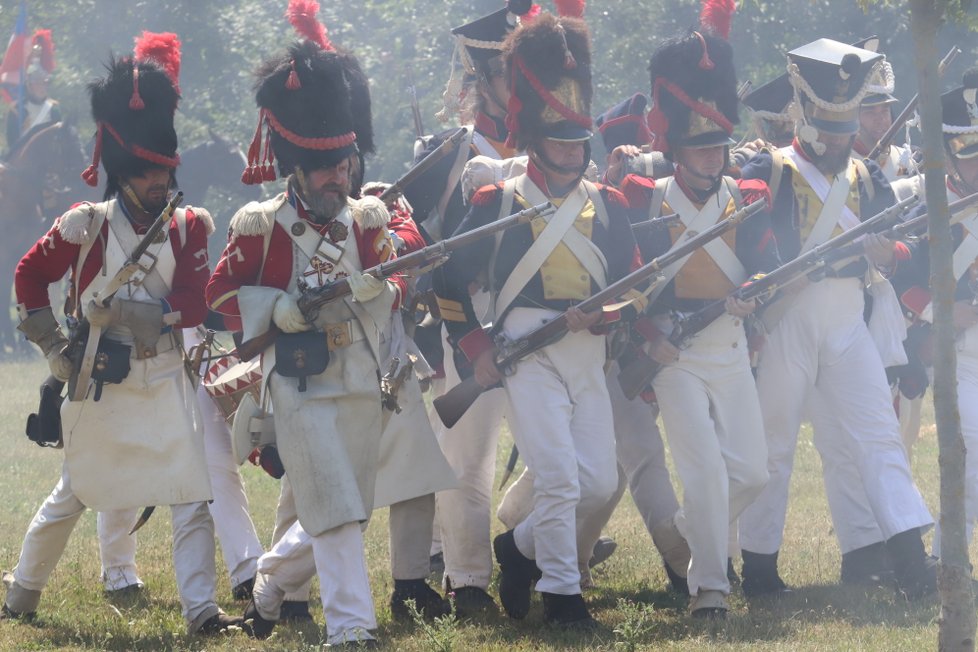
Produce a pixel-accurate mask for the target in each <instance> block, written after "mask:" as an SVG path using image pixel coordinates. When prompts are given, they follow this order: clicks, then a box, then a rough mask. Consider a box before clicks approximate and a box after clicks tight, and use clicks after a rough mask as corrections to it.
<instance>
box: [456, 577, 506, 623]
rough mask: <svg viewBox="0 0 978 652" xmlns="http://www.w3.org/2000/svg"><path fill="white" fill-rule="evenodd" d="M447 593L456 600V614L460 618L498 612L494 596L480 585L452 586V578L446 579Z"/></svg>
mask: <svg viewBox="0 0 978 652" xmlns="http://www.w3.org/2000/svg"><path fill="white" fill-rule="evenodd" d="M445 595H447V596H451V597H452V599H453V600H454V601H455V614H456V615H457V616H458V617H459V618H472V617H475V616H478V615H480V614H485V613H496V611H497V609H498V607H497V606H496V601H495V600H493V599H492V596H491V595H489V594H488V593H486V592H485V590H483V589H481V588H479V587H478V586H460V587H458V588H455V587H453V586H452V578H450V577H448V578H446V579H445Z"/></svg>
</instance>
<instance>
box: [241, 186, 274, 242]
mask: <svg viewBox="0 0 978 652" xmlns="http://www.w3.org/2000/svg"><path fill="white" fill-rule="evenodd" d="M284 204H285V193H284V192H283V193H280V194H279V195H276V196H275V197H272V198H271V199H266V200H265V201H261V202H259V201H251V202H248V203H247V204H245V205H244V206H243V207H242V208H240V209H238V212H237V213H235V214H234V217H232V218H231V232H232V233H234V234H235V235H267V234H269V233H271V232H272V226H273V225H274V224H275V213H277V212H278V211H279V209H280V208H282V206H283V205H284Z"/></svg>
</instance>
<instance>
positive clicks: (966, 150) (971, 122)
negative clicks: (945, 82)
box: [941, 68, 978, 158]
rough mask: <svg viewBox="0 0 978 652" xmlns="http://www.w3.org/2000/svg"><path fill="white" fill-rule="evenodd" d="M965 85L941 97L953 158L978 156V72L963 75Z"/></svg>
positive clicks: (946, 136)
mask: <svg viewBox="0 0 978 652" xmlns="http://www.w3.org/2000/svg"><path fill="white" fill-rule="evenodd" d="M963 81H964V85H963V86H961V87H959V88H955V89H954V90H953V91H948V92H947V93H944V95H942V96H941V108H942V109H943V118H944V119H943V123H944V124H943V126H942V128H943V131H944V144H945V145H946V146H947V150H948V152H950V154H951V156H954V157H956V158H973V157H975V156H978V68H972V69H971V70H969V71H968V72H966V73H964V80H963Z"/></svg>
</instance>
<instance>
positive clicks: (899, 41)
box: [0, 0, 978, 181]
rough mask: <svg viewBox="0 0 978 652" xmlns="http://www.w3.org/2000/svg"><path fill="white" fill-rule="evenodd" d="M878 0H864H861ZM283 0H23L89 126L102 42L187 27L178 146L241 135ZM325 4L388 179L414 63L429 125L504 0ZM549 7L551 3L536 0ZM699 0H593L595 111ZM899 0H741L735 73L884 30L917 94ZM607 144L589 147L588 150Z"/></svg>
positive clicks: (323, 13)
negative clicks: (472, 26) (468, 41)
mask: <svg viewBox="0 0 978 652" xmlns="http://www.w3.org/2000/svg"><path fill="white" fill-rule="evenodd" d="M864 2H872V0H864ZM285 5H286V2H285V0H274V1H268V0H221V1H220V2H202V1H200V0H156V1H154V2H150V1H148V0H45V1H44V2H38V1H37V0H34V1H33V2H28V9H29V12H30V26H31V28H32V29H33V28H38V27H48V28H51V29H52V30H53V31H54V39H55V46H56V49H57V59H58V68H57V71H56V73H55V75H54V78H53V80H52V95H53V96H54V97H56V98H57V99H59V100H60V101H61V103H62V105H63V106H64V108H65V110H66V113H67V114H68V115H70V116H73V117H74V119H76V120H77V121H78V124H79V126H80V128H81V133H83V134H86V135H88V134H91V133H92V132H93V128H92V124H91V121H90V118H89V111H88V105H87V98H86V94H85V84H86V83H87V82H88V81H90V80H91V79H93V78H95V77H96V76H97V75H99V74H100V73H101V63H102V62H103V61H104V60H105V59H106V58H107V56H108V54H109V52H110V51H111V52H116V53H119V54H125V53H128V52H130V51H131V48H132V42H133V38H134V37H135V36H136V34H137V33H138V32H139V31H141V30H143V29H149V30H153V31H174V32H176V33H178V34H179V35H180V38H181V40H182V41H183V71H182V74H181V87H182V89H183V93H184V98H183V101H182V103H181V107H180V111H179V113H178V117H177V128H178V130H179V133H180V136H181V138H182V143H183V147H184V148H188V147H190V146H192V145H194V144H196V143H199V142H201V141H203V140H206V139H207V130H208V128H214V129H216V130H217V131H218V132H219V133H222V134H224V135H226V136H229V137H230V138H232V139H233V140H234V141H235V142H237V143H240V144H241V145H242V146H243V147H246V145H247V143H248V142H249V141H250V139H251V136H252V135H253V133H254V128H255V123H256V120H257V112H256V110H255V105H254V97H253V94H252V83H253V82H252V77H251V72H252V71H253V70H254V68H255V67H256V66H257V65H258V64H259V62H260V61H261V60H262V59H263V58H264V57H267V56H270V55H272V54H274V53H276V52H278V51H280V50H281V49H282V48H283V47H284V46H285V45H286V44H287V43H288V42H290V41H291V40H292V39H293V38H294V34H293V32H292V28H291V26H290V25H289V24H288V21H286V20H285V18H284V10H285ZM322 5H323V6H322V9H321V10H320V18H321V19H322V20H323V22H324V23H325V24H326V26H327V29H328V31H329V34H330V37H331V38H332V39H333V41H334V43H336V44H338V45H340V46H342V47H345V48H347V49H350V50H353V51H354V52H355V53H356V54H357V55H358V56H359V58H360V60H361V62H362V63H363V65H364V67H365V68H366V70H367V73H368V74H369V75H370V78H371V90H372V94H373V105H374V123H375V129H376V132H377V136H378V138H377V140H378V153H377V155H376V156H375V157H374V158H373V159H372V160H371V161H370V162H369V163H368V170H367V173H368V178H371V179H384V180H388V181H391V180H393V179H395V178H396V177H397V176H399V175H400V174H402V173H403V172H404V171H405V170H406V169H407V167H408V163H409V161H410V159H411V157H412V145H413V140H414V130H413V123H412V119H411V107H410V101H409V97H408V94H407V92H406V88H407V84H408V80H409V79H411V78H412V77H413V79H414V83H415V85H416V87H417V92H418V98H419V101H420V105H421V113H422V116H424V121H425V128H426V129H427V130H428V131H436V130H439V129H441V128H442V125H439V124H438V123H437V121H436V120H435V118H434V114H435V112H436V111H437V110H438V109H439V108H440V103H441V94H442V91H443V90H444V85H445V82H446V81H447V80H448V76H449V66H450V61H451V54H452V49H453V45H454V43H453V39H452V38H451V36H450V34H449V30H450V29H451V27H453V26H456V25H460V24H462V23H465V22H467V21H469V20H471V19H473V18H475V17H478V16H481V15H484V14H487V13H489V12H491V11H493V10H495V9H498V8H499V7H500V6H502V1H501V0H473V1H472V2H458V1H453V2H449V3H441V2H430V1H426V0H399V1H397V2H394V1H393V0H363V1H362V2H352V3H325V2H324V3H322ZM968 5H969V0H953V6H955V7H958V8H959V9H960V14H961V16H962V17H963V18H964V20H965V23H968V22H969V21H970V22H971V23H974V22H975V21H976V17H975V15H974V11H973V9H972V8H970V7H969V6H968ZM543 6H544V8H545V9H547V10H551V11H552V10H553V7H552V5H551V4H550V3H543ZM16 11H17V3H16V2H14V1H13V0H9V1H8V2H5V3H3V4H2V5H0V38H2V37H4V36H5V35H6V34H9V33H10V32H11V30H12V28H13V22H14V20H15V18H16ZM698 11H699V2H698V0H659V1H658V2H655V3H645V2H622V1H620V0H619V1H617V2H598V1H597V0H594V1H592V2H591V3H590V4H589V6H588V8H587V10H586V17H587V20H588V23H589V25H590V27H591V30H592V34H593V40H594V51H595V52H594V78H595V96H594V104H593V107H592V109H593V113H595V114H597V113H600V112H601V111H603V110H604V109H605V108H607V107H609V106H611V105H612V104H614V103H616V102H618V101H619V100H621V99H623V98H624V97H627V96H628V95H630V94H632V93H635V92H645V93H647V92H648V88H649V80H648V73H647V72H646V67H647V65H648V60H649V57H650V55H651V54H652V52H653V50H654V49H655V47H656V45H657V44H658V43H659V42H661V41H662V40H663V39H665V38H667V37H669V36H672V35H675V34H677V33H680V32H682V31H683V30H685V29H687V28H689V27H691V26H693V25H695V24H696V22H697V13H698ZM907 22H908V17H907V14H906V11H905V9H904V7H903V3H902V2H896V1H895V0H886V1H885V2H879V3H873V4H872V5H871V6H870V5H867V7H866V11H863V10H862V9H861V8H860V6H859V4H858V3H857V2H856V0H852V1H851V2H840V1H838V0H791V1H790V2H789V1H784V0H744V1H743V2H742V3H741V6H740V8H739V10H738V12H737V15H736V16H735V17H734V21H733V30H732V33H731V42H732V44H733V46H734V51H735V53H736V57H737V65H738V70H739V71H740V77H741V78H742V79H750V80H752V81H753V82H754V85H755V87H756V86H758V85H760V84H762V83H764V82H766V81H768V80H769V79H771V78H773V77H774V76H775V75H778V74H780V73H781V72H783V70H784V57H783V54H784V52H786V51H788V50H790V49H792V48H794V47H796V46H798V45H801V44H803V43H806V42H808V41H810V40H813V39H815V38H819V37H822V36H829V37H832V38H836V39H839V40H843V41H854V40H857V39H858V38H860V37H863V36H868V35H870V34H878V35H880V36H881V37H883V48H884V51H885V52H886V53H887V56H888V57H889V59H890V60H891V62H892V63H893V65H894V68H895V70H896V73H897V80H898V82H897V95H898V96H900V97H903V98H909V96H910V95H912V94H913V91H914V84H913V82H912V79H913V77H912V48H911V47H910V46H909V34H908V27H907ZM941 40H942V42H946V43H948V44H950V43H953V42H957V43H959V44H960V45H962V47H964V49H965V52H964V54H963V55H962V56H961V57H959V58H958V62H956V64H955V66H954V67H953V68H952V70H951V71H950V72H949V75H948V81H947V82H946V86H948V87H950V86H951V85H953V84H954V83H956V81H957V80H960V78H961V73H962V72H963V71H964V70H965V69H967V67H968V65H969V64H968V62H973V61H974V60H975V55H976V54H978V45H976V43H975V39H974V38H968V34H967V26H966V25H965V24H954V25H948V26H946V27H945V29H944V34H942V39H941ZM601 154H602V152H601V151H600V148H599V147H598V148H596V151H595V157H596V158H597V159H598V160H600V156H601Z"/></svg>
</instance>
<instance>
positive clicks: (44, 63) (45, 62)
mask: <svg viewBox="0 0 978 652" xmlns="http://www.w3.org/2000/svg"><path fill="white" fill-rule="evenodd" d="M31 45H32V46H35V45H36V46H38V47H39V48H40V50H41V58H40V63H41V68H43V69H44V71H45V72H52V71H54V41H53V40H52V39H51V30H49V29H39V30H37V31H35V32H34V36H33V38H31Z"/></svg>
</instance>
